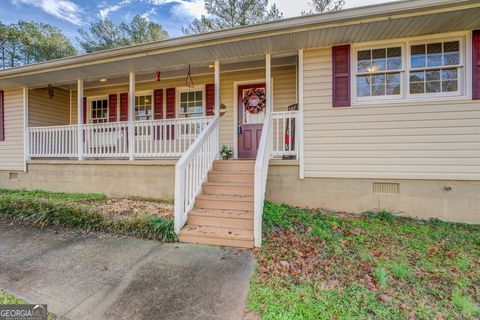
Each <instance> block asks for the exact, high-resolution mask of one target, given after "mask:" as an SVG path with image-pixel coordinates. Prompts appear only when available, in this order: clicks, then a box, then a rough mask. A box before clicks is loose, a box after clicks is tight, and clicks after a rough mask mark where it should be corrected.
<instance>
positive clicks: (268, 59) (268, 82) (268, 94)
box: [265, 53, 272, 113]
mask: <svg viewBox="0 0 480 320" xmlns="http://www.w3.org/2000/svg"><path fill="white" fill-rule="evenodd" d="M265 98H266V100H267V101H266V106H265V109H266V112H269V113H271V112H272V55H271V54H270V53H267V55H266V56H265Z"/></svg>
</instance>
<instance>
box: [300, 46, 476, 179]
mask: <svg viewBox="0 0 480 320" xmlns="http://www.w3.org/2000/svg"><path fill="white" fill-rule="evenodd" d="M331 59H332V57H331V49H330V48H328V49H318V50H310V51H306V52H305V60H304V67H305V75H304V83H305V84H304V86H305V91H304V94H305V105H304V107H305V111H304V113H305V114H304V118H305V119H304V139H305V140H304V141H305V145H304V149H305V153H304V155H305V176H306V177H341V178H399V179H401V178H406V179H460V180H480V102H479V101H472V100H466V99H458V100H443V101H438V100H437V101H422V102H408V103H407V102H404V103H389V102H385V103H384V104H370V105H368V104H365V105H354V106H352V107H344V108H333V107H332V83H331V78H332V71H331V66H332V60H331Z"/></svg>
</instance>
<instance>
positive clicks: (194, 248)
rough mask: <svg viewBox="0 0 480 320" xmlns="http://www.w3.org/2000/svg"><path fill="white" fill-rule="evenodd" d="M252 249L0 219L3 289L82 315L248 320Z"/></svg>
mask: <svg viewBox="0 0 480 320" xmlns="http://www.w3.org/2000/svg"><path fill="white" fill-rule="evenodd" d="M252 268H253V258H252V254H251V252H249V251H244V250H239V249H228V248H219V247H209V246H201V245H187V244H178V243H177V244H161V243H159V242H156V241H146V240H139V239H135V238H128V237H123V238H121V237H115V236H110V235H105V234H82V233H79V232H69V231H58V232H57V231H54V230H51V229H43V230H41V229H37V228H29V227H24V226H18V225H11V224H8V223H6V222H2V221H0V288H2V289H4V290H6V291H7V292H9V293H11V294H13V295H16V296H19V297H21V298H23V299H25V300H27V301H29V302H31V303H46V304H48V308H49V311H51V312H53V313H56V314H57V315H64V316H66V317H67V318H69V319H71V320H76V319H241V317H242V314H243V309H244V305H245V300H246V296H247V291H248V285H249V282H250V276H251V273H252Z"/></svg>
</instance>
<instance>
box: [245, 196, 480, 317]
mask: <svg viewBox="0 0 480 320" xmlns="http://www.w3.org/2000/svg"><path fill="white" fill-rule="evenodd" d="M264 223H265V232H264V243H263V247H262V249H261V250H259V251H258V252H257V254H256V256H257V261H258V265H257V268H256V272H255V275H254V278H253V280H252V284H251V288H250V292H249V299H248V307H249V309H250V310H251V311H252V312H253V313H254V314H256V315H258V316H260V318H261V319H288V320H291V319H436V320H440V319H479V318H480V307H479V306H480V226H472V225H462V224H452V223H445V222H440V221H433V220H432V221H418V220H414V219H409V218H400V217H395V216H393V215H392V214H389V213H387V212H376V213H373V212H372V213H365V214H363V215H361V216H358V215H347V214H326V213H323V212H321V211H319V210H302V209H298V208H293V207H289V206H286V205H276V204H272V203H267V204H266V208H265V212H264Z"/></svg>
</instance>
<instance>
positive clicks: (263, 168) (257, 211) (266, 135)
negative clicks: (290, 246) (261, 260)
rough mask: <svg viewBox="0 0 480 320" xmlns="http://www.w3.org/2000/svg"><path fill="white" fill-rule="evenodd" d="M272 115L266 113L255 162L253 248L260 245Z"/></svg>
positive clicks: (271, 144) (269, 154)
mask: <svg viewBox="0 0 480 320" xmlns="http://www.w3.org/2000/svg"><path fill="white" fill-rule="evenodd" d="M271 118H272V113H271V112H269V111H267V112H266V115H265V120H264V124H263V129H262V136H261V138H260V144H259V146H258V152H257V159H256V161H255V178H254V179H255V180H254V218H253V219H254V220H253V237H254V243H255V247H260V246H261V245H262V222H263V206H264V202H265V192H266V189H267V176H268V165H269V162H270V159H271V157H272V146H273V140H272V121H271Z"/></svg>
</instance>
